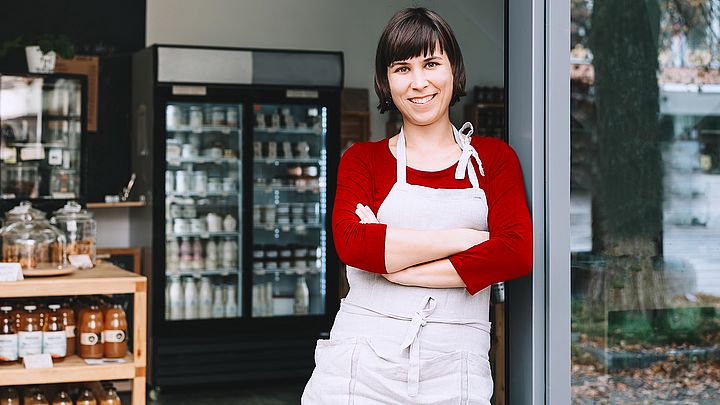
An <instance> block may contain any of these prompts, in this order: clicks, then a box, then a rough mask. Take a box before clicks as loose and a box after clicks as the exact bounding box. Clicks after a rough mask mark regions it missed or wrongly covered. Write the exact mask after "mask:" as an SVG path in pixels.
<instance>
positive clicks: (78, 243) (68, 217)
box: [50, 201, 97, 265]
mask: <svg viewBox="0 0 720 405" xmlns="http://www.w3.org/2000/svg"><path fill="white" fill-rule="evenodd" d="M50 223H51V224H52V225H55V226H57V227H58V228H60V230H62V231H63V232H65V240H66V241H67V247H66V252H67V254H68V255H88V256H90V260H91V261H92V264H93V265H95V258H96V254H95V252H96V235H97V225H96V222H95V218H94V217H93V214H92V213H91V212H89V211H87V210H84V209H82V206H81V205H80V204H78V203H77V202H75V201H70V202H68V203H67V204H65V206H64V207H62V208H61V209H59V210H57V211H55V212H54V216H53V217H52V218H51V219H50Z"/></svg>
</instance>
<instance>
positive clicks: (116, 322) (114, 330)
mask: <svg viewBox="0 0 720 405" xmlns="http://www.w3.org/2000/svg"><path fill="white" fill-rule="evenodd" d="M103 318H104V319H105V329H104V330H103V332H102V336H103V339H102V340H103V354H104V357H105V358H108V359H117V358H121V357H125V355H127V352H128V342H127V339H128V324H127V319H126V317H125V310H124V309H123V307H122V305H120V304H118V303H113V304H112V306H110V307H109V308H107V309H106V310H105V313H104V314H103Z"/></svg>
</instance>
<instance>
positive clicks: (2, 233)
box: [0, 204, 67, 270]
mask: <svg viewBox="0 0 720 405" xmlns="http://www.w3.org/2000/svg"><path fill="white" fill-rule="evenodd" d="M23 210H24V211H25V212H24V214H23V213H22V211H23ZM29 210H30V207H29V204H28V205H21V206H18V207H15V208H13V209H12V210H11V211H13V216H14V217H15V220H16V221H15V222H12V223H10V224H8V225H6V226H4V227H3V228H2V229H0V239H1V240H2V261H3V262H11V263H20V266H21V267H22V268H23V269H24V270H51V269H53V270H62V269H63V268H64V267H65V266H66V264H67V262H66V254H65V235H64V234H63V232H62V231H61V230H59V229H58V228H56V227H54V226H52V225H51V224H50V223H49V222H48V221H47V220H46V219H45V218H44V216H43V217H40V218H37V217H35V218H34V217H33V215H32V214H30V213H29Z"/></svg>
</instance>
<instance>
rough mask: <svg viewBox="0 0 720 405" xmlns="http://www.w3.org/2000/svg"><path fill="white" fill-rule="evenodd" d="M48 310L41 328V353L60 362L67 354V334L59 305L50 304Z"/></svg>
mask: <svg viewBox="0 0 720 405" xmlns="http://www.w3.org/2000/svg"><path fill="white" fill-rule="evenodd" d="M48 308H49V309H50V312H48V314H47V319H46V320H45V326H44V327H43V353H46V354H49V355H50V356H52V359H53V360H54V361H62V360H63V359H64V358H65V356H66V354H67V334H66V333H65V326H64V325H63V322H62V315H61V314H60V311H59V309H60V305H58V304H51V305H48Z"/></svg>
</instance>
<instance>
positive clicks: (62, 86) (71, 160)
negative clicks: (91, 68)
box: [0, 76, 82, 199]
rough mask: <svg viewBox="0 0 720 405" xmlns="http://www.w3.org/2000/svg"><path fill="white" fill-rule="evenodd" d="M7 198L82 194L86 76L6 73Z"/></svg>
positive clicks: (1, 148) (2, 91)
mask: <svg viewBox="0 0 720 405" xmlns="http://www.w3.org/2000/svg"><path fill="white" fill-rule="evenodd" d="M0 81H1V84H0V123H1V125H2V141H1V145H0V177H1V179H0V184H2V190H0V192H1V198H3V199H19V198H22V199H27V198H78V197H80V163H81V153H80V142H81V135H82V82H81V81H80V80H78V79H71V78H61V77H34V76H2V77H0Z"/></svg>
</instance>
